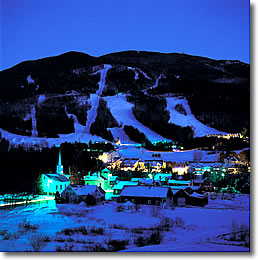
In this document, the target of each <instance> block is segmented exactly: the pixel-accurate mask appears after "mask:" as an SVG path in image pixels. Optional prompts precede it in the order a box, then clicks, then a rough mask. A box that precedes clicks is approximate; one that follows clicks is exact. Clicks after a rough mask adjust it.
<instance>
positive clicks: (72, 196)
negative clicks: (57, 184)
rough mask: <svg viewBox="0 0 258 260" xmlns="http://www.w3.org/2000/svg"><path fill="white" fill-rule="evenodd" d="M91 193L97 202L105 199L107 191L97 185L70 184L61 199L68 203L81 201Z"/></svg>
mask: <svg viewBox="0 0 258 260" xmlns="http://www.w3.org/2000/svg"><path fill="white" fill-rule="evenodd" d="M88 195H91V196H92V197H93V198H94V200H95V201H96V202H100V201H103V200H105V191H104V190H103V189H102V188H101V187H99V186H97V185H76V184H70V185H69V186H68V187H67V188H66V189H65V190H64V191H63V192H62V193H61V199H62V200H63V201H64V202H66V203H80V202H81V201H85V202H86V200H87V196H88Z"/></svg>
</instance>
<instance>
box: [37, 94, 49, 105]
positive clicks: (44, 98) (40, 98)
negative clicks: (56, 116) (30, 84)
mask: <svg viewBox="0 0 258 260" xmlns="http://www.w3.org/2000/svg"><path fill="white" fill-rule="evenodd" d="M46 99H47V98H46V96H45V95H39V97H38V104H40V103H42V102H44V101H45V100H46Z"/></svg>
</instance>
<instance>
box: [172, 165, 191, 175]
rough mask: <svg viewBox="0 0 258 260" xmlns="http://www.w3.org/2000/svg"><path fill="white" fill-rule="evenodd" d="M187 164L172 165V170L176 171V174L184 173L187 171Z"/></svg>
mask: <svg viewBox="0 0 258 260" xmlns="http://www.w3.org/2000/svg"><path fill="white" fill-rule="evenodd" d="M188 169H189V166H178V167H173V168H172V172H173V173H177V175H184V174H186V173H187V172H188Z"/></svg>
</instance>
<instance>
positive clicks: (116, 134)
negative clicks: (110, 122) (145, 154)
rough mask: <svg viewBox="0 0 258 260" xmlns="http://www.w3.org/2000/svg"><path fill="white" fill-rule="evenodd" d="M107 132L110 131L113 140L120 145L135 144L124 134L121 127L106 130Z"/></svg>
mask: <svg viewBox="0 0 258 260" xmlns="http://www.w3.org/2000/svg"><path fill="white" fill-rule="evenodd" d="M108 130H110V131H111V133H112V135H113V137H114V140H115V141H116V140H118V138H119V140H120V142H121V144H134V143H135V142H133V141H132V140H131V139H130V138H129V137H128V135H127V134H126V133H125V131H124V129H123V128H121V127H114V128H108Z"/></svg>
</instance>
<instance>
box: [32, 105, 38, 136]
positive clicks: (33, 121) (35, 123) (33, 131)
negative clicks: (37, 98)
mask: <svg viewBox="0 0 258 260" xmlns="http://www.w3.org/2000/svg"><path fill="white" fill-rule="evenodd" d="M30 113H31V121H32V132H31V136H32V137H37V136H38V130H37V120H36V108H35V105H34V106H33V107H32V108H31V111H30Z"/></svg>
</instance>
